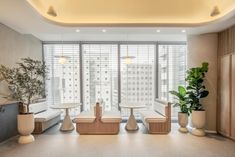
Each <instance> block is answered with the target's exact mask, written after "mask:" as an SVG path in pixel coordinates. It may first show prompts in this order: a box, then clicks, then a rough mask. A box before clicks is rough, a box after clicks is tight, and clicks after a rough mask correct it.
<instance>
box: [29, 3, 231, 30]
mask: <svg viewBox="0 0 235 157" xmlns="http://www.w3.org/2000/svg"><path fill="white" fill-rule="evenodd" d="M26 1H27V2H28V3H29V4H30V5H31V6H32V7H33V8H34V9H35V10H36V11H37V12H38V13H39V14H40V15H41V16H43V17H44V18H46V19H47V20H50V21H53V22H54V23H56V24H59V25H63V26H64V25H66V26H73V27H79V26H101V27H103V26H106V25H109V26H156V27H157V26H159V25H163V26H182V27H184V26H199V25H206V24H208V23H209V22H213V21H215V20H217V19H219V18H222V17H224V18H225V15H227V14H230V13H231V16H232V15H234V14H235V13H234V11H235V0H224V1H222V0H220V5H218V8H216V7H215V8H214V6H215V5H217V4H216V3H218V2H216V0H174V1H169V0H168V1H167V0H165V1H163V0H161V1H160V0H151V1H148V3H146V1H143V0H138V1H134V2H135V3H134V6H133V7H131V9H130V7H129V6H131V5H133V0H118V1H117V0H116V1H113V0H111V1H105V5H104V4H103V3H102V2H103V1H102V0H96V1H92V5H91V1H88V0H71V1H69V2H68V0H67V1H66V0H57V1H56V0H47V1H46V0H26ZM179 3H180V5H178V4H179ZM52 4H53V5H52ZM113 6H115V9H113ZM166 8H167V9H166ZM213 8H214V9H213ZM211 13H212V14H211ZM218 13H219V14H218ZM210 14H211V16H210ZM214 15H217V16H214Z"/></svg>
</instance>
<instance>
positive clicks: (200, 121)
mask: <svg viewBox="0 0 235 157" xmlns="http://www.w3.org/2000/svg"><path fill="white" fill-rule="evenodd" d="M192 124H193V127H194V128H193V130H192V134H193V135H195V136H205V131H204V127H205V124H206V111H194V110H193V111H192Z"/></svg>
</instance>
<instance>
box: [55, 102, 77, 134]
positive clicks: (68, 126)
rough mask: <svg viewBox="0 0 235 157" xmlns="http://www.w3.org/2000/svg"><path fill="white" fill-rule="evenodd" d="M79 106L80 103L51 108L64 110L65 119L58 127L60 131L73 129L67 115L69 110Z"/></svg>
mask: <svg viewBox="0 0 235 157" xmlns="http://www.w3.org/2000/svg"><path fill="white" fill-rule="evenodd" d="M79 106H81V103H64V104H61V105H58V106H51V108H53V109H65V117H64V120H63V123H62V125H61V127H60V130H61V131H72V130H73V129H74V126H73V122H72V120H71V118H70V115H69V109H71V108H76V107H79Z"/></svg>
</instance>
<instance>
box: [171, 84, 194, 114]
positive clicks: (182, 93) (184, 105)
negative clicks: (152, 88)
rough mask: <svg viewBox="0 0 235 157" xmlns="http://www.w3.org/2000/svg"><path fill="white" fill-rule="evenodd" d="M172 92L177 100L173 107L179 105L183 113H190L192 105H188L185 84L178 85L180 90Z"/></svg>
mask: <svg viewBox="0 0 235 157" xmlns="http://www.w3.org/2000/svg"><path fill="white" fill-rule="evenodd" d="M170 94H172V95H174V96H175V97H176V99H177V102H175V103H174V106H173V107H179V108H180V112H181V113H187V114H188V115H189V114H190V107H189V106H188V97H187V90H186V89H185V87H183V86H178V91H175V90H173V91H170Z"/></svg>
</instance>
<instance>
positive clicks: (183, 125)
mask: <svg viewBox="0 0 235 157" xmlns="http://www.w3.org/2000/svg"><path fill="white" fill-rule="evenodd" d="M178 123H179V125H180V128H179V131H180V132H182V133H187V132H188V129H187V125H188V114H187V113H182V112H179V113H178Z"/></svg>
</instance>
